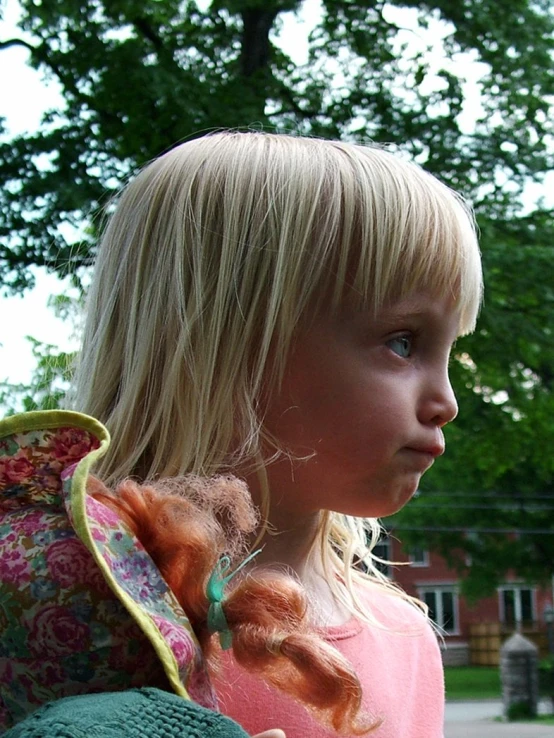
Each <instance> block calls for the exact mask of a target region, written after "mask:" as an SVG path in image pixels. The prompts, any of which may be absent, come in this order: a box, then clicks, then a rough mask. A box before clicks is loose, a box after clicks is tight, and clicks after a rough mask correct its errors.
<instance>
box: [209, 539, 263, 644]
mask: <svg viewBox="0 0 554 738" xmlns="http://www.w3.org/2000/svg"><path fill="white" fill-rule="evenodd" d="M261 552H262V549H261V548H260V549H258V551H254V552H253V553H251V554H250V555H249V556H247V557H246V558H245V559H244V561H243V562H242V564H240V566H237V568H236V569H235V570H234V571H232V572H231V573H230V574H227V572H228V571H229V569H230V568H231V559H230V558H229V557H228V556H222V557H221V559H219V561H218V562H217V564H216V565H215V567H214V570H213V572H212V573H211V575H210V578H209V579H208V584H207V586H206V595H207V597H208V601H209V603H210V606H209V608H208V630H209V631H210V633H219V643H220V645H221V648H222V649H223V651H228V650H229V649H230V648H231V646H232V645H233V634H232V633H231V629H230V628H229V623H228V622H227V618H226V617H225V612H224V611H223V601H224V598H225V587H226V586H227V585H228V584H229V582H230V581H231V579H232V578H233V577H234V576H235V574H238V572H239V571H240V570H241V569H242V568H243V567H245V566H246V564H248V563H250V561H252V559H253V558H254V557H256V556H257V555H258V554H259V553H261Z"/></svg>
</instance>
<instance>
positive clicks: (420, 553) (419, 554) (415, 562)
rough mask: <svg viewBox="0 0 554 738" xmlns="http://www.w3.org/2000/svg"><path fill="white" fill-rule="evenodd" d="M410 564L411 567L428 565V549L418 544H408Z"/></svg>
mask: <svg viewBox="0 0 554 738" xmlns="http://www.w3.org/2000/svg"><path fill="white" fill-rule="evenodd" d="M409 556H410V565H411V566H413V567H421V568H423V567H424V566H429V551H426V550H425V549H424V548H420V547H419V546H410V548H409Z"/></svg>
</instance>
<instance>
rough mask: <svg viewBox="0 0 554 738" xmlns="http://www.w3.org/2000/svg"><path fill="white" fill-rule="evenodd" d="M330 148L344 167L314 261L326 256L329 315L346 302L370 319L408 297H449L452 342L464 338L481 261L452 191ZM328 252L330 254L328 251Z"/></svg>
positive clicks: (365, 155)
mask: <svg viewBox="0 0 554 738" xmlns="http://www.w3.org/2000/svg"><path fill="white" fill-rule="evenodd" d="M332 145H333V147H335V148H336V149H338V150H339V151H340V152H341V154H346V156H347V158H348V163H349V166H348V167H347V168H344V167H343V168H342V170H340V179H339V181H338V182H337V180H335V184H334V186H333V187H332V188H326V192H325V200H326V208H327V211H328V212H335V213H341V217H340V218H337V219H336V221H335V223H334V224H333V226H332V227H329V222H328V219H327V221H326V222H324V228H325V230H324V233H325V236H324V242H325V243H324V245H323V249H322V255H323V254H325V253H327V254H329V253H332V254H333V259H334V262H333V263H332V266H331V268H329V269H328V270H327V272H326V273H324V274H323V280H322V282H323V284H322V288H323V289H321V288H320V291H319V292H320V294H322V293H323V294H326V295H327V296H329V295H332V309H333V310H336V309H339V308H340V304H341V303H342V302H344V301H345V299H346V300H348V302H349V303H350V304H353V305H354V307H355V308H357V309H366V310H368V311H370V312H372V313H376V312H377V311H378V310H380V309H381V308H383V307H384V306H386V305H387V304H391V303H393V302H395V301H397V300H400V299H402V298H404V297H406V296H408V295H410V294H412V293H413V292H415V291H420V290H423V291H427V292H431V293H432V294H435V295H436V296H437V297H439V298H440V297H444V296H448V297H451V298H452V300H453V301H454V303H455V304H456V306H457V309H458V311H459V315H460V335H463V334H466V333H469V332H471V331H472V330H473V329H474V327H475V322H476V319H477V315H478V312H479V308H480V305H481V301H482V292H483V280H482V270H481V257H480V252H479V247H478V241H477V232H476V226H475V221H474V217H473V213H472V211H471V208H470V207H469V206H468V204H467V203H466V202H465V201H464V200H463V199H462V198H461V197H460V196H459V195H457V194H456V193H455V192H454V191H452V190H450V189H449V188H448V187H447V186H446V185H444V184H442V183H441V182H439V181H438V180H437V179H436V178H434V177H433V176H431V175H430V174H428V173H427V172H425V171H424V170H422V169H420V168H419V167H418V166H416V165H414V164H410V163H407V162H405V161H402V160H401V159H398V158H396V157H393V156H392V155H391V154H389V153H388V152H386V151H385V150H383V149H380V148H376V147H372V148H368V147H361V146H344V145H343V144H340V143H336V142H333V144H332ZM330 244H332V246H331V248H329V245H330Z"/></svg>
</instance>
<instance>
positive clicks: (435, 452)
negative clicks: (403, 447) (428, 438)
mask: <svg viewBox="0 0 554 738" xmlns="http://www.w3.org/2000/svg"><path fill="white" fill-rule="evenodd" d="M408 450H409V451H415V452H416V453H418V454H424V455H425V456H431V457H432V458H433V459H436V458H437V456H442V454H443V453H444V443H435V444H433V445H431V446H410V447H409V449H408Z"/></svg>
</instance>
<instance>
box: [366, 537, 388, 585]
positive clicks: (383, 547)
mask: <svg viewBox="0 0 554 738" xmlns="http://www.w3.org/2000/svg"><path fill="white" fill-rule="evenodd" d="M371 553H372V554H373V555H374V556H377V558H378V559H382V560H383V562H387V561H390V559H391V544H390V539H389V538H381V540H380V541H379V543H377V544H376V545H375V546H374V548H373V550H372V552H371ZM375 566H376V567H377V568H378V569H379V571H380V572H382V573H383V574H384V575H385V576H386V577H390V576H391V574H392V572H391V566H390V564H388V563H381V562H380V561H376V562H375Z"/></svg>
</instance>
